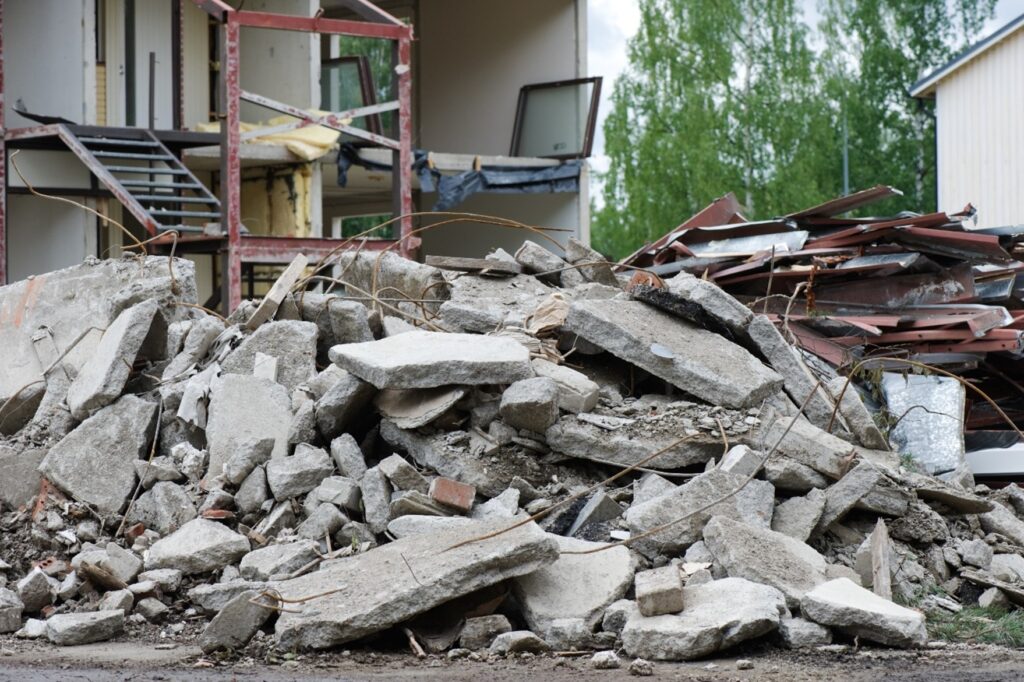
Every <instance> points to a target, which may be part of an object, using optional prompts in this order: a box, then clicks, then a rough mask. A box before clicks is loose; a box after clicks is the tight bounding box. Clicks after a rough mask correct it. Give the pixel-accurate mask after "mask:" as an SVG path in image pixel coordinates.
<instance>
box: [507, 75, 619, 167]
mask: <svg viewBox="0 0 1024 682" xmlns="http://www.w3.org/2000/svg"><path fill="white" fill-rule="evenodd" d="M600 97H601V77H600V76H595V77H593V78H576V79H574V80H567V81H555V82H551V83H533V84H530V85H524V86H523V87H522V89H521V90H520V91H519V104H518V105H517V107H516V124H515V129H514V130H513V132H512V149H511V151H510V152H509V154H511V155H512V156H534V157H540V158H548V159H583V158H586V157H588V156H590V150H591V147H592V146H593V144H594V127H595V125H596V124H597V103H598V100H599V99H600Z"/></svg>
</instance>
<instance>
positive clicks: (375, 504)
mask: <svg viewBox="0 0 1024 682" xmlns="http://www.w3.org/2000/svg"><path fill="white" fill-rule="evenodd" d="M359 489H360V490H361V491H362V494H363V510H364V512H363V514H364V518H365V519H366V524H367V525H368V526H369V527H370V530H372V531H373V532H374V533H383V532H384V530H385V529H386V528H387V527H388V521H389V520H390V519H391V484H390V483H388V479H387V477H386V476H385V475H384V472H383V471H381V470H380V468H379V467H373V468H371V469H367V470H366V473H365V474H363V477H362V478H361V479H360V480H359Z"/></svg>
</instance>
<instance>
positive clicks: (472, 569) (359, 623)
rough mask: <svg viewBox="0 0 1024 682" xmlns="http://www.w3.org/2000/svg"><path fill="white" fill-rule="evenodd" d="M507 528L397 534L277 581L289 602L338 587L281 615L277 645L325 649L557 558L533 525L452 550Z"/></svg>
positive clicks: (548, 540)
mask: <svg viewBox="0 0 1024 682" xmlns="http://www.w3.org/2000/svg"><path fill="white" fill-rule="evenodd" d="M403 336H404V335H403ZM504 527H507V522H506V521H498V522H490V523H487V522H483V523H479V524H475V525H473V526H471V527H467V528H465V529H460V530H458V531H448V532H444V533H438V534H436V535H429V536H413V537H408V538H402V539H399V540H396V541H395V542H392V543H390V544H387V545H383V546H381V547H378V548H376V549H374V550H373V551H371V552H366V553H363V554H357V555H355V556H353V557H349V558H347V559H345V560H344V562H342V563H339V564H335V565H330V566H327V567H325V568H323V569H322V570H320V571H316V572H315V573H311V574H309V575H305V576H302V577H299V578H295V579H293V580H286V581H283V582H280V583H278V584H277V585H276V587H277V589H278V591H279V592H280V593H281V596H282V597H284V598H286V599H295V598H298V597H307V596H309V595H311V594H323V593H325V592H327V591H329V590H336V591H334V592H333V593H331V594H327V595H324V596H322V597H320V598H317V599H314V600H311V601H307V602H305V603H303V604H301V605H300V606H299V607H298V609H296V610H297V611H298V612H297V613H291V612H286V613H282V614H280V617H279V618H278V620H277V625H276V626H275V633H276V636H277V642H276V644H277V647H278V648H280V649H283V650H291V649H325V648H329V647H332V646H336V645H339V644H343V643H345V642H349V641H352V640H355V639H359V638H361V637H365V636H366V635H369V634H373V633H374V632H379V631H381V630H384V629H387V628H388V627H391V626H392V625H394V624H396V623H401V622H403V621H405V620H408V619H409V618H412V617H413V616H416V615H418V614H420V613H424V612H426V611H429V610H430V609H431V608H433V607H435V606H438V605H440V604H443V603H445V602H447V601H450V600H451V599H454V598H455V597H458V596H462V595H464V594H469V593H470V592H473V591H475V590H478V589H481V588H484V587H487V586H489V585H494V584H497V583H499V582H501V581H502V580H506V579H509V578H514V577H517V576H520V575H527V574H530V573H533V572H534V571H536V570H538V569H540V568H542V567H544V566H546V565H548V564H551V563H553V562H554V561H556V560H557V559H558V549H557V545H556V544H555V542H554V541H553V540H552V539H551V538H549V537H548V536H547V535H546V534H545V533H544V532H543V531H541V530H540V528H539V527H538V526H537V525H536V524H534V523H530V524H527V525H525V526H522V527H520V528H517V529H515V530H512V531H509V532H507V533H504V534H502V535H499V536H497V537H493V538H490V539H486V540H481V541H479V542H474V543H471V544H467V545H462V546H461V547H455V545H457V544H459V543H461V542H464V541H466V540H469V539H471V538H476V537H480V536H484V535H487V534H488V533H491V532H494V531H496V530H499V529H502V528H504Z"/></svg>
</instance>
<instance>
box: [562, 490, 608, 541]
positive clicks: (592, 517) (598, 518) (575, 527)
mask: <svg viewBox="0 0 1024 682" xmlns="http://www.w3.org/2000/svg"><path fill="white" fill-rule="evenodd" d="M620 516H622V507H620V506H619V503H618V502H616V501H615V500H613V499H612V498H611V496H609V495H608V493H606V492H605V491H604V490H603V489H599V490H596V491H595V492H594V494H593V495H591V496H590V498H589V499H587V503H586V504H585V505H583V508H582V509H580V512H579V514H577V515H576V520H575V521H573V522H572V525H571V526H569V530H568V531H566V535H569V536H574V535H576V533H577V532H579V531H580V530H581V529H582V528H583V527H584V526H586V525H587V524H590V523H600V522H602V521H611V520H612V519H617V518H619V517H620Z"/></svg>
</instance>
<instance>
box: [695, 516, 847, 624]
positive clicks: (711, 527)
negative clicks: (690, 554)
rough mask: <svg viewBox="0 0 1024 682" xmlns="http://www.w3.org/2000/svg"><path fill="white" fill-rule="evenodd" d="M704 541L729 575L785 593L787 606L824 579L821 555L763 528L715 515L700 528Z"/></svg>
mask: <svg viewBox="0 0 1024 682" xmlns="http://www.w3.org/2000/svg"><path fill="white" fill-rule="evenodd" d="M704 544H705V545H707V547H708V549H709V550H711V553H712V554H713V555H714V557H715V561H716V562H718V564H719V565H721V566H722V568H724V569H725V572H726V573H727V574H728V575H729V576H730V577H733V578H746V579H747V580H752V581H754V582H757V583H761V584H764V585H771V586H772V587H774V588H776V589H778V590H779V591H780V592H782V593H783V594H784V595H785V596H786V602H787V603H788V604H789V606H790V607H791V608H795V607H797V606H799V605H800V599H801V598H802V597H803V596H804V594H805V593H806V592H807V591H808V590H811V589H813V588H815V587H817V586H818V585H820V584H822V583H823V582H825V581H826V580H828V577H827V575H826V570H827V563H826V561H825V557H823V556H821V554H819V553H818V552H817V551H815V550H814V549H813V548H811V547H810V546H808V545H805V544H804V543H803V542H801V541H799V540H794V539H793V538H791V537H789V536H788V535H783V534H782V533H776V532H775V531H772V530H768V529H766V528H754V527H752V526H748V525H745V524H742V523H737V522H735V521H733V520H731V519H728V518H725V517H721V516H716V517H715V518H713V519H711V521H709V522H708V524H707V525H706V526H705V527H704Z"/></svg>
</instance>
